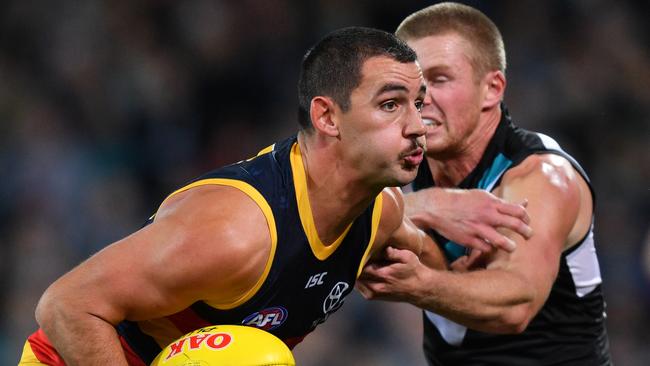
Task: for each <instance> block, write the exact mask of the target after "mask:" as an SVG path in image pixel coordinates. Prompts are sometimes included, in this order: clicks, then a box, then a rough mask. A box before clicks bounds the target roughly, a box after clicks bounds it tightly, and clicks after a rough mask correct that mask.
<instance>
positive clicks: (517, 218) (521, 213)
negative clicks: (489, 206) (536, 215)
mask: <svg viewBox="0 0 650 366" xmlns="http://www.w3.org/2000/svg"><path fill="white" fill-rule="evenodd" d="M526 205H528V200H524V201H523V202H522V204H520V205H515V204H512V203H507V202H505V201H502V202H501V204H500V205H498V206H497V212H498V213H499V214H502V215H501V216H499V217H497V218H495V226H497V227H503V228H506V229H509V230H512V231H514V232H516V233H517V234H519V235H521V236H523V237H524V238H526V239H530V237H531V236H532V235H533V229H532V228H531V227H530V226H529V224H530V216H528V212H527V211H526V208H525V207H526Z"/></svg>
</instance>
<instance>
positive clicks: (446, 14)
mask: <svg viewBox="0 0 650 366" xmlns="http://www.w3.org/2000/svg"><path fill="white" fill-rule="evenodd" d="M449 33H456V34H458V35H459V36H461V37H463V38H464V39H465V40H467V41H468V42H469V43H470V45H471V46H472V49H473V55H470V57H471V59H472V60H471V62H472V65H473V66H474V69H475V72H476V74H477V75H478V76H482V75H484V74H485V73H487V72H490V71H496V70H500V71H501V72H503V73H504V74H505V72H506V50H505V47H504V45H503V37H501V32H499V29H498V28H497V26H496V25H495V24H494V23H493V22H492V21H491V20H490V18H488V17H487V16H486V15H485V14H483V13H482V12H480V11H479V10H477V9H474V8H472V7H470V6H467V5H463V4H458V3H452V2H445V3H440V4H436V5H432V6H429V7H426V8H424V9H421V10H419V11H417V12H415V13H413V14H411V15H409V16H408V17H407V18H406V19H404V21H403V22H402V24H400V25H399V27H397V31H395V34H396V35H397V36H398V37H399V38H401V39H403V40H405V41H409V40H417V39H421V38H425V37H428V36H434V35H443V34H449Z"/></svg>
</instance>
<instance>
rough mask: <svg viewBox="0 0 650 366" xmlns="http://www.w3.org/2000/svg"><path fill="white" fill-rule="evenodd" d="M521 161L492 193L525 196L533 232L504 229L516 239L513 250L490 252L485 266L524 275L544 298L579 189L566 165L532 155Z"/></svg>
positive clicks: (513, 198)
mask: <svg viewBox="0 0 650 366" xmlns="http://www.w3.org/2000/svg"><path fill="white" fill-rule="evenodd" d="M522 165H523V166H522V167H521V169H518V170H517V168H514V169H513V171H512V174H508V175H506V176H505V177H504V179H503V181H502V183H501V185H500V186H499V187H498V188H497V189H496V190H495V191H494V193H495V194H496V195H497V196H499V197H501V198H503V199H505V200H506V201H509V202H521V201H523V200H524V199H526V200H528V205H527V207H526V210H527V211H528V214H529V216H530V226H531V228H532V229H533V235H532V237H531V238H529V239H525V238H523V237H521V236H520V235H517V234H515V233H513V232H504V234H506V235H507V236H509V237H510V238H511V239H513V240H514V241H515V242H516V243H517V249H516V250H515V251H514V252H512V253H505V252H503V251H495V252H493V253H492V258H491V259H490V260H489V264H488V268H502V269H507V270H509V271H514V272H515V273H518V274H520V275H522V276H524V277H525V278H526V280H527V281H528V282H529V283H531V285H533V286H534V287H535V289H536V290H537V291H539V292H541V293H542V294H544V296H543V299H544V300H545V299H546V296H547V295H548V292H549V291H550V288H551V286H552V284H553V282H554V280H555V277H556V276H557V271H558V268H559V258H560V256H561V253H562V251H563V250H564V247H565V243H566V238H567V235H568V234H569V232H570V230H571V228H572V226H573V224H574V223H575V220H576V217H577V213H578V208H579V204H580V202H579V193H578V190H577V187H576V186H575V181H573V180H572V177H571V172H570V171H567V170H566V169H565V168H566V167H565V166H552V164H549V162H548V161H546V159H545V157H543V156H535V157H533V159H531V160H530V161H529V162H525V164H522ZM542 302H543V301H542Z"/></svg>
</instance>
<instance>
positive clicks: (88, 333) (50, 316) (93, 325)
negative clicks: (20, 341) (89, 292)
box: [36, 292, 128, 366]
mask: <svg viewBox="0 0 650 366" xmlns="http://www.w3.org/2000/svg"><path fill="white" fill-rule="evenodd" d="M77 305H78V304H76V305H73V304H67V303H66V301H65V297H57V296H55V295H53V294H52V293H48V292H46V294H45V295H44V296H43V298H42V299H41V301H40V302H39V305H38V307H37V309H36V319H37V321H38V323H39V325H40V326H41V328H42V329H43V331H44V332H45V335H46V336H47V337H48V339H49V340H50V342H51V343H52V345H53V346H54V348H55V349H56V350H57V352H58V353H59V354H60V355H61V357H63V359H64V360H65V362H66V364H67V365H68V366H76V365H84V366H95V365H96V366H101V365H116V366H122V365H123V366H127V365H128V363H127V361H126V356H125V354H124V350H123V348H122V346H121V344H120V341H119V338H118V335H117V332H116V330H115V327H114V326H113V324H111V323H109V322H107V321H106V320H104V319H102V318H100V317H98V316H95V315H93V314H90V313H87V312H83V311H80V310H78V309H77V308H78V306H77Z"/></svg>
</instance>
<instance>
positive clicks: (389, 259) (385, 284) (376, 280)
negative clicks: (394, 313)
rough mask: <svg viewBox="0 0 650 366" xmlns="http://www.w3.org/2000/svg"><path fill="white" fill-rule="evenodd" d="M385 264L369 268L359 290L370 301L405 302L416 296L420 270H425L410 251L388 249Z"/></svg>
mask: <svg viewBox="0 0 650 366" xmlns="http://www.w3.org/2000/svg"><path fill="white" fill-rule="evenodd" d="M384 259H385V261H383V262H373V263H369V264H367V265H366V266H365V267H364V268H363V271H362V272H361V276H359V279H358V280H357V283H356V288H357V290H359V292H360V293H361V295H362V296H363V297H364V298H366V299H368V300H389V301H406V302H408V301H409V299H411V298H414V297H415V296H416V292H417V291H416V289H417V287H418V284H419V282H420V279H419V276H418V270H419V269H422V268H424V266H423V265H422V264H421V263H420V260H419V259H418V256H417V255H415V253H413V252H412V251H410V250H403V249H397V248H394V247H390V246H389V247H387V248H386V249H385V251H384Z"/></svg>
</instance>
